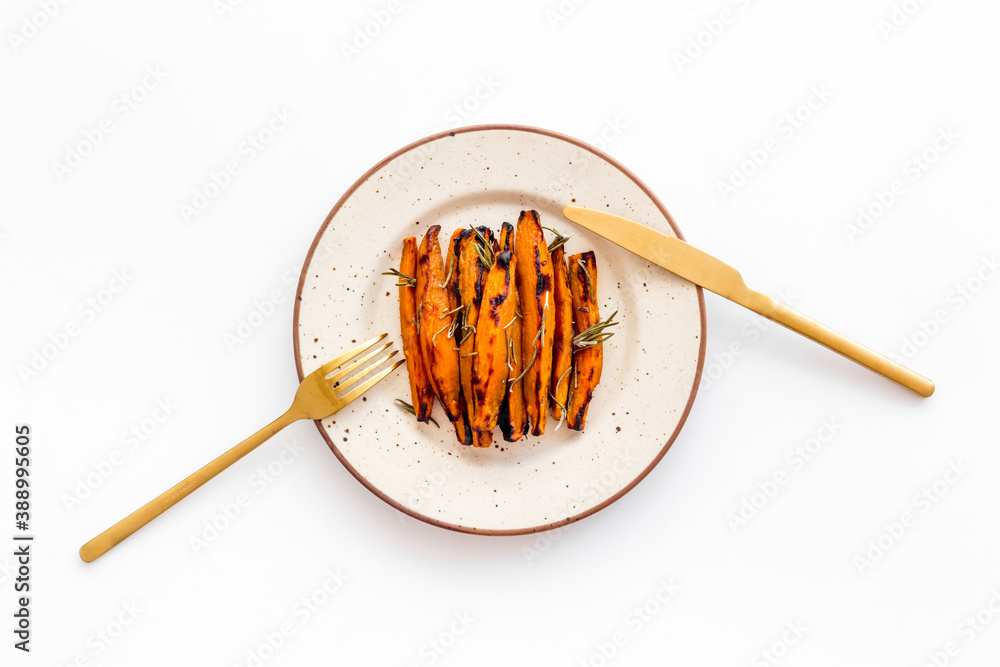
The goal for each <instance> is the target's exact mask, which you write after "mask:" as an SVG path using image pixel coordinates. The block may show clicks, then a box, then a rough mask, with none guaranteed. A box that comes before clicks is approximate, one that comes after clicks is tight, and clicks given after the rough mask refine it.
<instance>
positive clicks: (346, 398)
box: [340, 359, 406, 403]
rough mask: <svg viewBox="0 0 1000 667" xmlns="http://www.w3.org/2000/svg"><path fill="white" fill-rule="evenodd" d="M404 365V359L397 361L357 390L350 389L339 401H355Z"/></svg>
mask: <svg viewBox="0 0 1000 667" xmlns="http://www.w3.org/2000/svg"><path fill="white" fill-rule="evenodd" d="M405 363H406V359H400V360H399V361H397V362H396V363H394V364H393V365H392V366H390V367H389V368H386V369H385V370H384V371H380V372H379V373H378V375H376V376H374V377H373V378H371V379H370V380H368V381H366V382H365V383H364V384H362V385H361V386H360V387H358V388H357V389H352V390H351V391H350V392H348V393H346V394H344V395H343V396H341V397H340V399H341V400H342V401H344V402H345V403H350V402H351V401H353V400H354V399H356V398H357V397H358V396H360V395H361V394H363V393H365V392H366V391H368V390H369V389H371V388H372V387H374V386H375V385H377V384H378V383H379V382H381V381H382V380H384V379H385V378H386V377H387V376H388V375H389V373H392V372H393V371H394V370H396V369H397V368H399V367H400V366H402V365H403V364H405Z"/></svg>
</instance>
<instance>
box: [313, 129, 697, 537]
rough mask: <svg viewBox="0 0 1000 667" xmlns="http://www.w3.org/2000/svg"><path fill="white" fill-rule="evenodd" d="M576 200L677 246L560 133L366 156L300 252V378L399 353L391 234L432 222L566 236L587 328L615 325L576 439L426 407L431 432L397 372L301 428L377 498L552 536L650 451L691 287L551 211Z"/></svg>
mask: <svg viewBox="0 0 1000 667" xmlns="http://www.w3.org/2000/svg"><path fill="white" fill-rule="evenodd" d="M569 203H576V204H578V205H581V206H588V207H591V208H599V209H603V210H607V211H609V212H612V213H617V214H619V215H625V216H628V217H631V218H634V219H637V220H640V221H642V222H644V223H646V224H648V225H650V226H652V227H654V228H657V229H659V230H660V231H663V232H665V233H668V234H673V235H675V236H680V231H679V230H678V228H677V226H676V224H675V223H674V221H673V220H672V219H671V217H670V214H669V213H667V210H666V209H665V208H664V207H663V204H661V203H660V201H659V200H658V199H657V198H656V197H655V196H654V195H653V193H652V192H650V190H649V188H647V187H646V186H645V185H644V184H643V183H642V182H640V181H639V179H638V178H636V177H635V176H634V175H633V174H632V173H631V172H630V171H628V170H627V169H626V168H625V167H623V166H622V165H621V164H619V163H618V162H616V161H615V160H614V159H612V158H611V157H609V156H607V155H605V154H604V153H602V152H601V151H599V150H597V149H595V148H593V147H591V146H589V145H587V144H585V143H583V142H581V141H578V140H576V139H573V138H571V137H568V136H565V135H561V134H558V133H556V132H550V131H548V130H541V129H537V128H531V127H521V126H512V125H480V126H475V127H466V128H461V129H456V130H454V131H453V132H443V133H440V134H436V135H433V136H430V137H427V138H425V139H422V140H420V141H418V142H416V143H414V144H411V145H409V146H407V147H405V148H403V149H401V150H399V151H397V152H396V153H394V154H392V155H390V156H389V157H388V158H386V159H385V160H383V161H382V162H379V163H378V164H377V165H375V167H373V168H372V169H371V170H370V171H369V172H368V173H366V174H365V175H364V176H362V177H361V178H360V179H359V180H358V181H357V182H356V183H355V184H354V185H353V186H351V188H350V190H348V191H347V193H346V194H345V195H344V196H343V197H342V198H341V200H340V201H339V202H337V205H336V206H334V207H333V210H332V211H331V212H330V215H329V216H327V219H326V221H325V222H324V223H323V226H322V227H321V228H320V230H319V233H318V234H317V235H316V238H315V239H314V241H313V244H312V247H311V248H310V249H309V254H308V256H307V257H306V261H305V265H304V267H303V269H302V275H301V277H300V279H299V285H298V293H297V297H298V298H297V299H296V302H295V315H294V332H293V333H294V341H295V363H296V367H297V369H298V373H299V378H300V379H301V378H304V377H305V376H306V375H307V374H309V373H310V372H312V371H313V370H315V369H316V368H317V367H319V366H320V365H322V364H323V363H324V362H326V361H328V360H329V359H331V358H332V357H334V356H336V355H337V354H339V353H340V352H342V351H344V350H346V349H348V348H350V347H352V346H353V345H355V344H356V343H358V342H361V341H363V340H367V339H368V338H371V337H372V336H374V335H376V334H378V333H380V332H389V334H390V338H391V339H392V340H394V341H395V343H396V345H395V347H396V348H397V349H402V342H401V339H400V334H399V311H398V307H399V306H398V300H397V290H396V287H395V282H396V280H395V278H393V277H392V276H383V275H381V273H382V272H383V271H387V270H388V269H390V268H392V267H398V266H399V257H400V251H401V248H402V244H403V239H404V238H405V237H407V236H416V237H418V238H419V237H421V236H422V235H423V234H424V232H425V231H426V230H427V228H428V227H429V226H431V225H435V224H437V225H441V227H442V232H441V236H442V238H443V239H447V238H449V237H450V236H451V233H452V231H454V230H455V229H456V228H457V227H467V226H469V225H488V226H490V227H492V228H494V229H497V230H498V229H499V227H500V224H501V223H503V222H505V221H506V222H511V223H515V222H516V221H517V217H518V213H519V212H520V211H521V210H522V209H535V210H537V211H538V212H539V214H540V216H541V220H542V224H543V225H545V226H549V227H555V228H556V229H558V230H559V231H560V232H562V233H564V234H572V238H571V239H570V240H569V242H568V243H567V245H566V248H567V255H569V254H573V253H578V252H583V251H585V250H594V251H595V253H596V255H597V261H598V277H597V282H598V294H599V297H600V308H601V313H602V316H603V317H606V316H607V315H608V314H610V313H611V312H612V311H614V310H617V311H618V317H617V318H616V319H618V320H620V322H621V324H620V325H619V326H618V327H617V328H616V334H615V335H614V337H612V338H611V339H610V340H609V341H608V342H606V343H605V352H604V373H603V377H602V380H601V384H600V386H599V387H598V389H597V391H596V392H595V396H594V399H593V401H592V403H591V405H590V411H589V413H588V417H587V423H586V430H585V431H584V432H583V433H579V432H576V431H571V430H569V429H567V428H565V427H563V428H560V429H559V430H558V431H556V430H555V426H556V423H555V422H554V421H551V420H550V421H549V424H548V426H547V429H546V434H545V435H544V436H542V437H538V438H535V437H528V438H527V440H524V439H522V440H521V441H519V442H515V443H506V442H503V440H502V438H501V437H500V432H499V430H498V431H496V433H495V435H496V441H497V442H496V443H495V446H494V447H491V448H486V449H476V448H473V447H465V446H463V445H461V444H459V443H458V442H457V440H456V439H455V436H454V431H453V429H452V428H451V425H450V424H449V423H448V421H447V418H446V417H445V416H444V413H443V411H442V409H441V406H440V405H439V404H435V407H434V417H435V418H436V419H437V421H438V422H439V423H441V428H440V429H438V428H435V427H434V425H433V424H418V423H417V422H416V421H415V420H414V419H413V417H412V416H411V415H409V414H406V413H404V412H403V411H402V410H400V409H399V408H397V407H395V406H394V405H393V399H396V398H401V399H403V400H405V401H407V402H410V394H409V385H408V382H407V377H406V372H405V367H404V368H402V369H400V371H398V372H397V373H395V374H394V375H393V376H392V377H390V378H387V379H386V380H385V381H383V382H382V383H381V384H380V385H379V386H377V387H376V388H375V389H373V390H372V391H370V392H368V394H367V395H366V396H365V399H366V400H357V401H355V402H354V403H353V404H351V405H349V406H348V407H347V408H345V409H344V410H342V411H341V412H339V413H338V414H336V415H334V416H333V417H331V418H328V419H324V420H322V422H317V424H318V427H319V431H320V433H321V434H322V435H323V438H324V439H325V440H326V442H327V444H329V446H330V449H331V450H333V453H334V454H336V456H337V458H338V459H340V461H341V462H342V463H343V464H344V465H345V466H346V467H347V469H348V470H349V471H350V472H351V474H353V475H354V476H355V477H356V478H357V479H358V481H359V482H361V483H362V484H363V485H365V487H367V488H368V489H369V490H370V491H372V493H374V494H375V495H376V496H378V497H379V498H381V499H382V500H384V501H385V502H387V503H389V504H390V505H392V506H393V507H396V508H397V509H399V510H401V511H403V512H406V513H407V514H409V515H411V516H413V517H415V518H417V519H420V520H422V521H426V522H428V523H431V524H433V525H436V526H441V527H443V528H448V529H452V530H457V531H462V532H468V533H479V534H487V535H516V534H524V533H534V532H539V531H543V530H548V529H552V528H557V527H560V526H564V525H566V524H568V523H572V522H574V521H577V520H579V519H582V518H584V517H586V516H589V515H590V514H593V513H594V512H596V511H598V510H600V509H602V508H604V507H606V506H608V505H609V504H611V503H612V502H614V501H615V500H617V499H618V498H620V497H621V496H622V495H624V494H625V493H626V492H628V491H629V489H631V488H632V487H634V486H635V485H636V484H637V483H639V481H640V480H642V478H643V477H645V476H646V475H647V474H648V473H649V471H650V470H652V468H653V466H655V465H656V464H657V463H658V462H659V460H660V459H661V458H662V457H663V455H664V454H665V453H666V451H667V449H668V448H669V447H670V445H671V443H673V441H674V439H675V438H676V437H677V434H678V432H679V431H680V429H681V427H682V426H683V425H684V420H685V419H686V418H687V415H688V412H689V411H690V409H691V404H692V402H693V401H694V396H695V392H696V389H697V386H698V381H699V379H700V377H701V369H702V365H703V363H704V358H705V304H704V297H703V295H702V292H701V289H700V288H698V287H696V286H695V285H693V284H692V283H689V282H687V281H685V280H682V279H681V278H678V277H676V276H674V275H673V274H671V273H668V272H667V271H664V270H663V269H661V268H659V267H656V266H653V265H651V264H649V263H648V262H646V261H645V260H643V259H641V258H639V257H637V256H635V255H632V254H631V253H629V252H627V251H625V250H622V249H621V248H618V247H617V246H615V245H614V244H612V243H610V242H608V241H605V240H604V239H602V238H600V237H597V236H595V235H593V234H591V233H590V232H588V231H586V230H584V229H582V228H578V227H576V226H575V225H573V224H572V223H571V222H569V221H568V220H566V219H565V218H563V217H562V215H561V213H560V212H561V210H562V207H563V205H565V204H569Z"/></svg>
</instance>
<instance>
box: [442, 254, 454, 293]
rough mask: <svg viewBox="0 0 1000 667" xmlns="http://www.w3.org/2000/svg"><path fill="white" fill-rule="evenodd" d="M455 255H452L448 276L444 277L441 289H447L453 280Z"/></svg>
mask: <svg viewBox="0 0 1000 667" xmlns="http://www.w3.org/2000/svg"><path fill="white" fill-rule="evenodd" d="M456 261H457V260H456V259H455V253H452V254H451V262H450V263H449V264H448V275H446V276H445V277H444V282H443V283H441V287H447V286H448V281H449V280H451V272H452V271H454V270H455V262H456Z"/></svg>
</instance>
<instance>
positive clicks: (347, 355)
mask: <svg viewBox="0 0 1000 667" xmlns="http://www.w3.org/2000/svg"><path fill="white" fill-rule="evenodd" d="M388 335H389V334H387V333H384V334H381V335H379V336H375V337H374V338H372V339H371V340H369V341H366V342H364V343H361V345H358V346H357V347H356V348H354V349H353V350H348V351H347V352H344V353H343V354H342V355H340V356H339V357H335V358H334V359H333V361H330V362H328V363H325V364H323V365H322V366H320V367H319V370H321V371H322V372H323V376H324V377H325V376H327V375H329V374H330V373H331V372H332V371H334V370H336V369H337V368H338V367H339V366H341V365H342V364H344V363H345V362H347V361H350V360H351V359H353V358H354V357H356V356H358V355H359V354H361V353H362V352H364V351H365V350H367V349H368V348H370V347H371V346H372V345H374V344H375V343H377V342H379V341H380V340H382V339H383V338H385V337H386V336H388Z"/></svg>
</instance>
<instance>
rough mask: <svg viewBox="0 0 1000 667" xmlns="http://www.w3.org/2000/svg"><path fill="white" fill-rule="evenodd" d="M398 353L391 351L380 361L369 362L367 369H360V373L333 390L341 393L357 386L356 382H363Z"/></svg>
mask: <svg viewBox="0 0 1000 667" xmlns="http://www.w3.org/2000/svg"><path fill="white" fill-rule="evenodd" d="M398 352H399V350H393V351H392V352H390V353H389V354H387V355H385V356H384V357H382V358H381V359H379V360H377V361H373V362H371V363H370V364H368V367H367V368H363V369H361V370H360V371H358V372H357V373H355V374H354V375H352V376H351V377H349V378H347V379H346V380H344V381H343V382H341V383H340V386H339V387H334V389H336V390H337V391H338V393H339V392H343V391H347V390H348V389H349V388H350V387H352V386H354V385H355V384H357V383H358V382H360V381H361V380H363V379H364V377H365V376H366V375H368V374H369V373H372V372H374V371H375V370H376V369H377V368H378V367H379V366H381V365H382V364H384V363H385V362H387V361H389V360H390V359H392V358H393V357H394V356H396V354H397V353H398Z"/></svg>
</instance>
